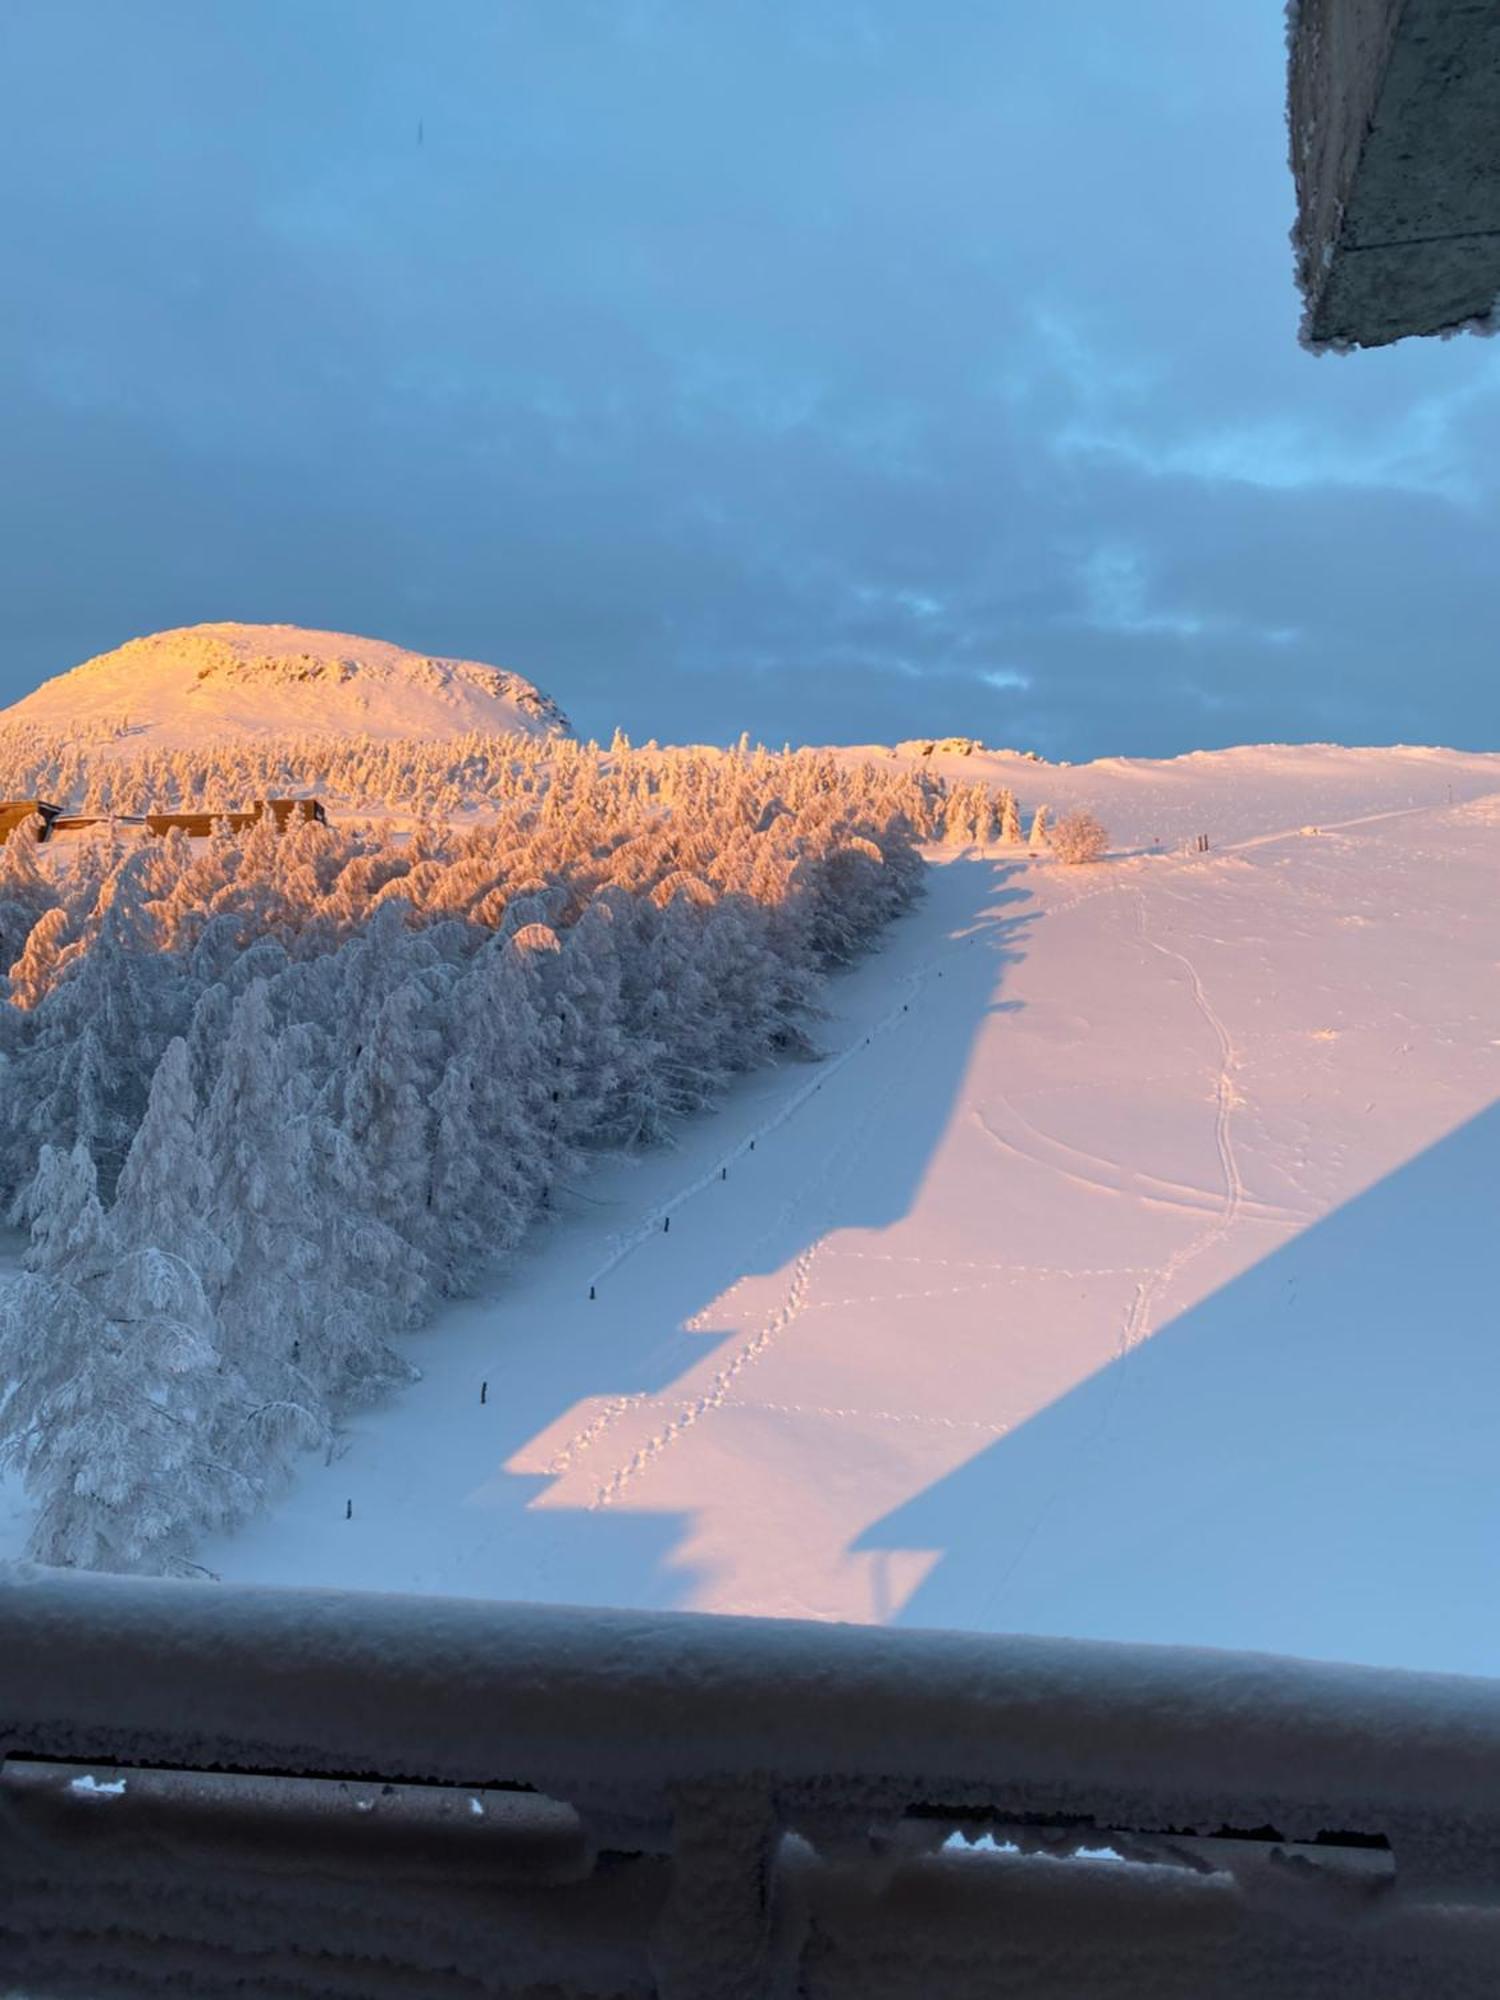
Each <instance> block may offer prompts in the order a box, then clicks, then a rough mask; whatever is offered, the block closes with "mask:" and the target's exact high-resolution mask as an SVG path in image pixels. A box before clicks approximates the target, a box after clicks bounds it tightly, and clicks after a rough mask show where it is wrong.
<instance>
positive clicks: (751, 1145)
mask: <svg viewBox="0 0 1500 2000" xmlns="http://www.w3.org/2000/svg"><path fill="white" fill-rule="evenodd" d="M750 1150H751V1152H752V1153H753V1152H754V1151H755V1141H754V1140H753V1139H752V1140H751V1141H750Z"/></svg>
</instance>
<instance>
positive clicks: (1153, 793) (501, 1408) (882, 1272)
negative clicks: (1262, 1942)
mask: <svg viewBox="0 0 1500 2000" xmlns="http://www.w3.org/2000/svg"><path fill="white" fill-rule="evenodd" d="M976 764H977V760H975V761H974V762H970V761H969V760H964V761H963V764H962V766H961V769H962V775H964V776H966V777H967V776H971V775H972V776H977V775H979V770H978V769H977V768H976ZM1025 768H1026V767H1024V766H1021V767H1020V770H1015V766H1014V764H1013V762H1012V760H1004V761H1003V763H1001V762H998V761H997V763H996V767H995V772H994V775H998V776H1001V777H1006V776H1008V775H1009V774H1010V773H1011V772H1012V771H1013V770H1015V774H1016V775H1017V776H1019V775H1020V772H1021V771H1022V770H1025ZM1040 775H1041V774H1037V773H1035V772H1034V771H1033V772H1032V773H1031V774H1030V783H1029V784H1027V785H1026V788H1025V791H1026V795H1027V796H1030V797H1035V796H1037V792H1038V778H1039V776H1040ZM1045 778H1046V788H1047V791H1048V792H1049V793H1050V795H1051V796H1052V797H1053V798H1054V799H1055V800H1057V801H1058V802H1059V803H1062V804H1066V803H1067V802H1068V800H1069V793H1070V788H1071V796H1072V797H1075V798H1077V799H1078V800H1080V801H1083V802H1087V803H1089V804H1091V805H1093V806H1094V807H1095V808H1096V809H1097V810H1099V811H1100V812H1101V813H1102V815H1103V816H1104V817H1105V818H1106V819H1107V821H1108V822H1109V823H1110V825H1111V827H1112V828H1113V829H1114V830H1115V832H1116V835H1117V843H1116V844H1117V846H1126V847H1133V848H1136V849H1137V850H1138V851H1137V852H1135V853H1134V854H1133V856H1131V858H1127V859H1121V860H1114V861H1111V862H1110V863H1108V864H1106V865H1104V866H1102V867H1098V868H1093V869H1077V870H1068V869H1062V868H1059V867H1056V866H1055V865H1051V864H1049V863H1046V862H1040V863H1032V862H1029V861H1028V860H1026V859H1024V858H1021V859H1018V858H1016V857H1015V856H1014V855H1013V854H1010V853H1006V852H1001V851H997V852H993V853H986V854H972V853H971V854H969V855H965V856H962V857H958V858H951V859H948V860H946V861H944V862H943V863H942V864H941V865H939V866H937V867H935V868H934V869H933V871H932V878H931V886H930V893H929V895H928V897H927V900H926V902H925V903H924V904H923V906H922V907H921V909H920V910H919V911H918V912H917V913H916V914H914V915H912V916H911V917H909V918H907V919H906V920H904V922H903V923H902V924H901V925H900V926H899V927H898V929H897V931H896V933H895V935H894V936H893V938H892V941H891V943H890V945H889V947H888V948H887V949H886V950H885V951H883V952H882V953H881V954H880V955H879V956H878V957H877V958H875V959H872V960H871V961H870V962H868V963H867V964H866V965H864V966H863V967H862V968H860V969H859V970H858V971H857V972H855V973H854V974H853V975H851V976H849V977H848V978H846V979H844V980H842V981H840V982H839V983H838V985H837V987H836V989H835V992H834V996H833V1003H834V1009H835V1011H834V1014H833V1017H832V1018H831V1019H830V1020H829V1022H827V1023H826V1024H825V1032H824V1041H825V1045H826V1046H828V1047H829V1048H830V1049H831V1050H833V1051H834V1052H835V1053H834V1054H833V1056H832V1058H831V1060H829V1061H828V1062H826V1063H824V1064H823V1065H821V1066H820V1067H818V1068H813V1069H808V1068H795V1069H790V1070H785V1071H781V1072H778V1073H776V1074H774V1075H770V1076H765V1077H760V1078H757V1079H755V1080H753V1081H751V1082H750V1083H749V1084H747V1085H746V1086H745V1087H743V1088H742V1089H741V1091H740V1092H739V1093H738V1094H737V1096H736V1097H735V1098H734V1100H733V1101H732V1103H731V1104H730V1105H729V1106H728V1107H726V1108H725V1110H724V1111H723V1112H721V1113H720V1114H718V1115H716V1116H715V1117H713V1118H711V1119H707V1120H704V1121H702V1122H701V1123H700V1124H699V1125H697V1126H696V1127H694V1128H692V1129H691V1130H689V1131H688V1132H687V1133H685V1134H684V1136H683V1141H682V1144H681V1146H680V1147H679V1148H678V1149H677V1150H675V1151H673V1152H670V1153H663V1154H659V1155H656V1156H653V1157H651V1158H649V1159H646V1160H644V1161H641V1162H637V1163H635V1164H632V1165H624V1166H618V1167H612V1168H610V1169H608V1170H607V1171H605V1172H603V1173H601V1174H598V1175H596V1176H595V1177H593V1178H592V1179H591V1180H590V1181H589V1182H588V1183H587V1185H586V1187H585V1188H583V1189H581V1190H580V1191H579V1193H578V1196H577V1198H576V1201H575V1211H576V1212H575V1214H574V1216H573V1217H572V1218H571V1219H570V1220H569V1221H567V1222H565V1223H564V1224H562V1225H561V1226H560V1227H559V1228H558V1229H557V1230H556V1231H555V1232H554V1233H553V1234H552V1235H551V1236H549V1237H548V1238H547V1239H546V1240H545V1241H544V1242H543V1243H542V1244H541V1245H540V1246H539V1248H538V1249H537V1250H536V1252H535V1253H534V1254H533V1255H531V1256H530V1257H529V1258H527V1259H526V1260H525V1261H524V1262H523V1263H522V1264H521V1265H520V1266H519V1267H517V1268H515V1269H513V1270H512V1271H510V1272H509V1273H508V1274H506V1276H505V1278H504V1280H503V1282H500V1283H498V1284H497V1286H496V1288H495V1290H494V1292H493V1294H492V1295H491V1296H488V1297H485V1298H482V1299H479V1300H477V1301H475V1302H473V1303H471V1304H468V1305H464V1306H461V1307H458V1308H455V1309H453V1310H452V1311H450V1312H449V1313H448V1314H447V1315H446V1316H445V1317H444V1318H443V1319H442V1320H441V1321H440V1322H439V1323H438V1324H437V1325H436V1326H434V1327H433V1328H432V1329H431V1330H430V1331H429V1332H428V1333H426V1334H424V1335H423V1336H422V1337H421V1338H420V1340H418V1341H416V1342H415V1343H414V1344H413V1345H414V1351H415V1352H416V1354H417V1358H418V1360H419V1362H420V1363H421V1365H422V1366H423V1368H424V1369H425V1371H426V1374H425V1379H424V1380H423V1381H422V1382H421V1383H420V1384H419V1385H418V1386H417V1387H416V1388H414V1389H413V1390H411V1391H410V1392H408V1393H406V1394H403V1395H402V1396H401V1397H400V1398H399V1399H398V1400H396V1401H394V1402H392V1403H391V1404H389V1405H388V1406H386V1407H384V1408H382V1409H380V1410H378V1411H375V1412H373V1413H370V1414H367V1415H365V1416H363V1417H361V1418H359V1419H358V1420H356V1421H355V1422H354V1424H353V1425H352V1426H351V1429H350V1433H349V1436H348V1439H347V1446H346V1449H345V1450H344V1452H343V1454H342V1456H341V1457H339V1458H338V1460H337V1461H336V1462H335V1463H333V1464H332V1465H329V1466H326V1467H325V1466H322V1465H317V1466H313V1467H310V1468H309V1470H308V1472H307V1474H306V1476H305V1477H304V1478H303V1479H302V1480H301V1482H300V1483H299V1485H298V1486H297V1488H296V1490H295V1491H294V1492H292V1493H291V1494H290V1495H289V1496H288V1497H287V1499H286V1500H285V1501H284V1503H283V1504H282V1505H281V1506H280V1507H279V1508H278V1510H277V1511H276V1512H275V1513H273V1514H272V1515H270V1516H268V1517H267V1518H265V1519H264V1520H262V1521H260V1522H258V1523H256V1524H253V1525H252V1526H251V1527H250V1528H248V1529H247V1530H245V1531H244V1532H242V1533H241V1534H239V1535H238V1536H237V1537H235V1538H234V1539H233V1540H230V1541H225V1542H222V1543H220V1544H217V1545H215V1546H212V1547H210V1548H207V1549H205V1550H204V1551H203V1552H202V1553H203V1559H204V1561H205V1562H206V1563H208V1564H210V1565H211V1566H212V1567H213V1569H214V1570H215V1571H217V1572H219V1573H220V1574H222V1575H223V1576H225V1577H227V1578H240V1579H256V1580H276V1581H306V1582H326V1583H346V1584H353V1585H359V1586H366V1587H373V1588H384V1589H415V1590H422V1591H447V1592H458V1593H466V1594H473V1595H484V1596H494V1597H511V1598H529V1599H540V1600H550V1601H571V1602H578V1603H608V1604H626V1605H630V1604H634V1605H653V1606H655V1605H681V1606H693V1607H697V1608H703V1609H709V1610H721V1611H750V1612H762V1613H773V1614H790V1615H811V1616H815V1617H826V1618H848V1619H856V1620H896V1621H901V1622H906V1623H911V1624H919V1625H953V1626H967V1627H977V1628H983V1629H994V1630H1020V1631H1038V1632H1049V1633H1057V1634H1076V1635H1085V1636H1108V1637H1117V1638H1132V1639H1155V1640H1169V1641H1171V1640H1180V1641H1195V1642H1201V1643H1208V1644H1214V1645H1224V1646H1250V1647H1264V1648H1269V1649H1273V1650H1276V1651H1282V1652H1290V1653H1301V1654H1305V1655H1312V1656H1320V1655H1321V1656H1330V1657H1340V1658H1346V1659H1355V1660H1365V1661H1371V1662H1377V1663H1396V1664H1407V1665H1413V1666H1429V1667H1442V1668H1451V1669H1455V1670H1462V1671H1470V1672H1481V1673H1500V1609H1497V1607H1496V1603H1495V1597H1494V1592H1493V1589H1492V1587H1491V1583H1492V1574H1493V1562H1494V1550H1495V1548H1496V1547H1497V1546H1500V1450H1497V1446H1500V1414H1497V1413H1500V1348H1497V1342H1496V1338H1495V1336H1496V1313H1495V1305H1494V1300H1495V1298H1496V1296H1497V1292H1500V1231H1497V1229H1496V1212H1495V1205H1494V1201H1495V1197H1494V1190H1495V1187H1496V1185H1497V1184H1500V1176H1497V1168H1500V1108H1493V1107H1495V1105H1496V1099H1497V1098H1500V915H1497V898H1496V893H1495V891H1496V887H1497V882H1500V759H1493V758H1476V757H1459V756H1452V755H1447V754H1445V753H1433V752H1411V753H1407V752H1389V751H1386V752H1338V751H1305V750H1299V751H1271V752H1267V751H1239V752H1230V753H1224V754H1223V755H1220V756H1214V757H1208V756H1205V757H1201V758H1190V759H1181V760H1177V761H1176V762H1174V763H1173V764H1170V765H1155V766H1150V765H1146V766H1142V765H1115V766H1101V765H1094V766H1088V767H1081V768H1079V769H1078V770H1076V771H1071V772H1069V771H1062V772H1051V771H1049V772H1047V773H1046V774H1045ZM1340 822H1342V823H1340ZM1312 824H1316V825H1318V826H1319V827H1321V831H1319V832H1316V833H1314V832H1310V831H1304V830H1303V829H1305V828H1307V827H1309V826H1310V825H1312ZM1200 827H1201V828H1202V829H1204V830H1207V831H1208V832H1209V833H1210V836H1211V839H1212V843H1213V845H1212V849H1211V851H1210V853H1209V854H1208V855H1207V856H1198V855H1187V854H1183V853H1181V852H1179V851H1177V848H1178V844H1179V843H1180V842H1182V841H1183V839H1184V838H1185V837H1187V836H1189V835H1191V833H1193V832H1194V831H1197V830H1199V828H1200ZM1158 836H1159V837H1160V839H1161V840H1162V843H1163V845H1162V849H1161V851H1155V850H1153V847H1152V843H1153V840H1154V839H1155V838H1156V837H1158ZM752 1141H753V1145H752ZM726 1168H727V1178H725V1177H724V1172H723V1170H724V1169H726ZM668 1218H670V1227H669V1228H668V1227H667V1226H666V1223H667V1220H668ZM591 1283H592V1284H593V1285H594V1287H595V1289H596V1293H597V1296H596V1297H595V1298H594V1299H592V1300H591V1299H590V1296H589V1293H590V1285H591ZM482 1384H483V1385H486V1386H485V1390H484V1400H483V1401H481V1385H482ZM349 1501H352V1502H353V1510H354V1511H353V1517H352V1519H351V1518H347V1517H346V1515H347V1503H348V1502H349Z"/></svg>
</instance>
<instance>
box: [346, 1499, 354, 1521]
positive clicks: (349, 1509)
mask: <svg viewBox="0 0 1500 2000" xmlns="http://www.w3.org/2000/svg"><path fill="white" fill-rule="evenodd" d="M344 1519H345V1520H346V1521H352V1520H353V1519H354V1502H353V1501H352V1500H346V1501H345V1502H344Z"/></svg>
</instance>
